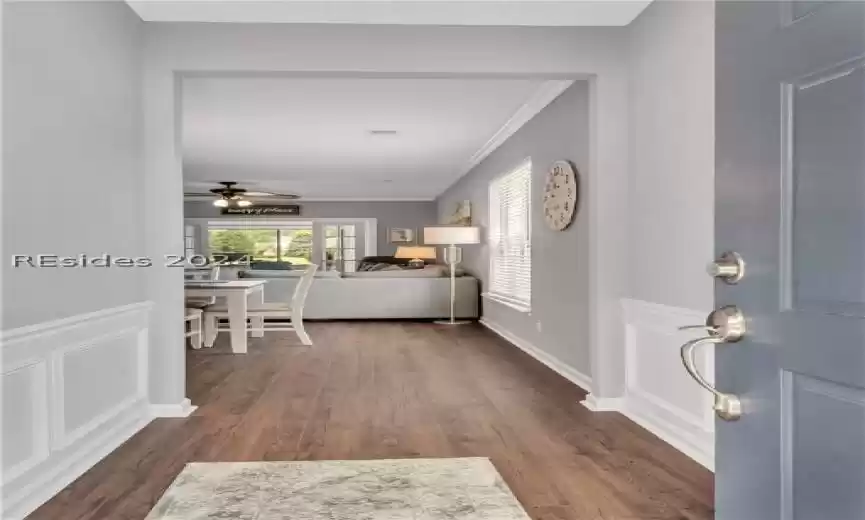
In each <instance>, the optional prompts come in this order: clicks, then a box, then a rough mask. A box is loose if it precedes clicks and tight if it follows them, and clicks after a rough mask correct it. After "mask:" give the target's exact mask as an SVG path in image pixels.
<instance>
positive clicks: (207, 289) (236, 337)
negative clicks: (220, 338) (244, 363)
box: [183, 280, 267, 354]
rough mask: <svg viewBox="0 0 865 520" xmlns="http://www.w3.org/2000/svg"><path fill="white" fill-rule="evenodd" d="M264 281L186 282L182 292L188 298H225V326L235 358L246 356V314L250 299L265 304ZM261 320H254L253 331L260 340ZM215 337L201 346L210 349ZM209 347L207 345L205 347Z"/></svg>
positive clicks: (261, 333) (206, 338)
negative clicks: (229, 335) (226, 319)
mask: <svg viewBox="0 0 865 520" xmlns="http://www.w3.org/2000/svg"><path fill="white" fill-rule="evenodd" d="M265 282H267V280H186V281H185V282H184V283H183V288H184V291H185V293H186V296H187V297H191V298H213V297H215V298H224V299H225V303H226V306H227V307H228V326H229V329H230V334H231V351H232V352H234V353H235V354H246V343H247V342H246V336H247V327H246V318H247V316H246V310H247V308H248V302H249V299H250V297H251V296H252V297H253V298H254V299H255V300H256V303H264V284H265ZM262 321H263V318H261V317H256V318H253V323H252V325H253V328H256V329H259V330H256V331H252V335H253V336H254V337H262V336H263V335H264V331H262V330H260V329H262V328H263V325H264V324H263V323H261V322H262ZM215 339H216V334H213V335H212V336H210V337H207V335H206V334H205V338H204V346H205V347H212V346H213V341H214V340H215ZM208 343H209V344H208Z"/></svg>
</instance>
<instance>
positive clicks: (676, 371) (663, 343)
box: [620, 299, 715, 469]
mask: <svg viewBox="0 0 865 520" xmlns="http://www.w3.org/2000/svg"><path fill="white" fill-rule="evenodd" d="M622 307H623V310H624V312H623V316H624V327H625V364H626V366H625V373H626V378H625V380H626V394H625V398H624V399H623V401H622V403H621V410H620V411H621V413H623V414H624V415H626V416H628V417H629V418H630V419H631V420H633V421H634V422H636V423H638V424H640V425H641V426H643V427H644V428H646V429H647V430H649V431H651V432H652V433H654V434H655V435H657V436H658V437H660V438H661V439H663V440H664V441H666V442H667V443H669V444H670V445H672V446H673V447H675V448H676V449H678V450H680V451H682V452H683V453H685V454H686V455H688V456H689V457H691V458H693V459H694V460H696V461H697V462H699V463H700V464H702V465H703V466H706V467H707V468H709V469H714V460H715V435H714V429H715V428H714V427H715V415H714V412H713V411H712V396H711V394H710V393H709V392H707V391H705V390H704V389H703V388H701V387H700V386H699V385H698V384H697V383H696V382H695V381H694V380H693V379H691V377H690V376H689V375H688V373H687V372H686V371H685V368H684V367H683V366H682V362H681V358H680V356H679V347H680V346H681V345H682V344H683V343H685V342H686V341H688V340H690V339H693V338H694V337H696V336H697V335H698V334H700V331H696V332H695V331H680V330H678V328H679V327H681V326H684V325H701V324H703V323H704V322H705V320H706V315H707V314H708V311H699V310H692V309H682V308H678V307H670V306H667V305H661V304H657V303H651V302H645V301H641V300H627V299H626V300H623V301H622ZM700 348H701V349H702V350H700V351H699V353H698V357H697V367H698V368H699V369H700V371H701V372H702V373H703V374H704V375H705V376H706V378H707V379H708V380H709V381H713V380H714V374H715V370H714V352H713V350H712V346H711V345H710V346H705V347H700Z"/></svg>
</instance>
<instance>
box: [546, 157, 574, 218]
mask: <svg viewBox="0 0 865 520" xmlns="http://www.w3.org/2000/svg"><path fill="white" fill-rule="evenodd" d="M579 198H580V186H579V178H578V176H577V171H576V168H574V167H573V166H571V163H569V162H568V161H556V162H554V163H553V165H552V166H550V171H548V172H547V180H546V184H545V185H544V220H545V221H546V223H547V225H548V226H549V227H550V228H552V229H554V230H556V231H563V230H565V229H567V227H568V226H570V225H571V222H573V220H574V214H575V212H576V209H577V203H578V202H579Z"/></svg>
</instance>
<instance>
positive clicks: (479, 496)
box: [145, 457, 529, 520]
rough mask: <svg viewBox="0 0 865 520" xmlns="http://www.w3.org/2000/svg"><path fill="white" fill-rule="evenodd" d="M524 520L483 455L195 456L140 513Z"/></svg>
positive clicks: (294, 519)
mask: <svg viewBox="0 0 865 520" xmlns="http://www.w3.org/2000/svg"><path fill="white" fill-rule="evenodd" d="M203 519H231V520H285V519H291V520H445V519H447V520H529V516H528V515H527V514H526V512H525V510H524V509H523V508H522V507H521V506H520V504H519V502H517V500H516V498H515V497H514V495H513V493H511V491H510V489H509V488H508V486H507V484H505V483H504V481H503V480H502V477H501V475H499V472H498V471H496V468H495V467H494V466H493V465H492V463H491V462H490V461H489V459H486V458H476V457H470V458H453V459H399V460H358V461H347V460H337V461H322V462H219V463H192V464H188V465H187V466H186V468H185V469H184V470H183V471H182V472H181V473H180V475H178V476H177V478H176V479H175V480H174V482H173V483H172V484H171V487H169V488H168V490H167V491H166V492H165V494H164V495H163V496H162V498H161V499H160V500H159V502H158V503H157V504H156V505H155V506H154V507H153V510H151V511H150V514H149V515H147V518H146V519H145V520H203Z"/></svg>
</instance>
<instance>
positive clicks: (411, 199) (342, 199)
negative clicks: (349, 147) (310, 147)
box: [183, 196, 436, 204]
mask: <svg viewBox="0 0 865 520" xmlns="http://www.w3.org/2000/svg"><path fill="white" fill-rule="evenodd" d="M212 200H213V198H212V197H211V198H208V197H200V196H195V197H184V198H183V201H184V202H210V201H212ZM250 200H253V201H255V202H259V203H262V204H303V203H304V202H434V201H435V200H436V197H393V198H391V197H302V198H299V199H282V200H268V199H264V198H261V199H255V198H252V199H250Z"/></svg>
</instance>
